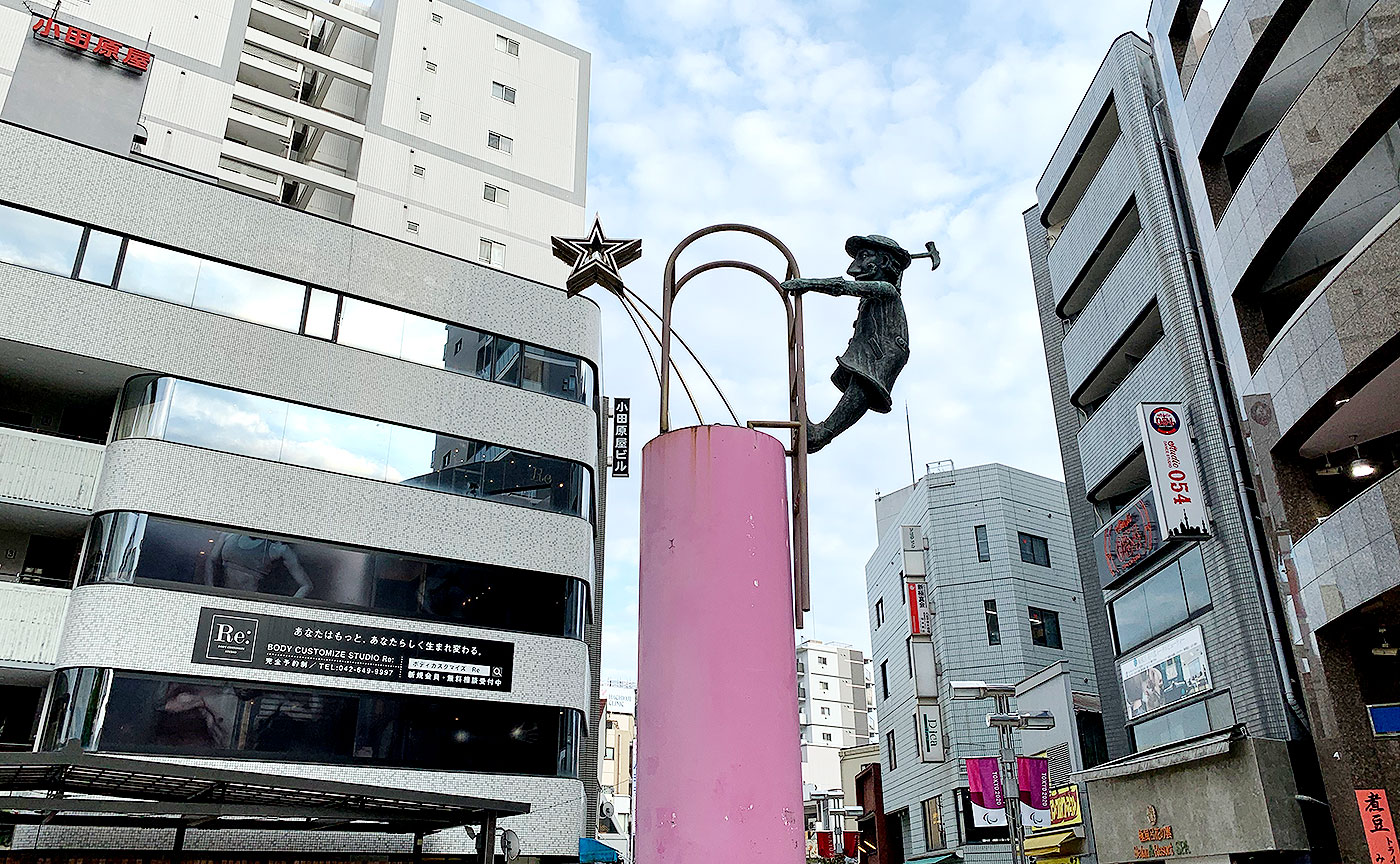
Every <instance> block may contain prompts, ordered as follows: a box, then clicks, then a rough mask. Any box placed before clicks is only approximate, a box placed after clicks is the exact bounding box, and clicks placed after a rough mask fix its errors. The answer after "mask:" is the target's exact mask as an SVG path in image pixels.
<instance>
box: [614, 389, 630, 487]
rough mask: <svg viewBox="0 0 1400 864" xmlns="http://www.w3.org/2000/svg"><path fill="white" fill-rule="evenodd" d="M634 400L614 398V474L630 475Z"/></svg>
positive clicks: (615, 475) (620, 475) (616, 475)
mask: <svg viewBox="0 0 1400 864" xmlns="http://www.w3.org/2000/svg"><path fill="white" fill-rule="evenodd" d="M631 463H632V400H631V399H630V398H624V397H618V398H615V399H613V441H612V476H614V477H630V476H631V475H630V474H629V473H628V471H630V470H631V467H632V464H631Z"/></svg>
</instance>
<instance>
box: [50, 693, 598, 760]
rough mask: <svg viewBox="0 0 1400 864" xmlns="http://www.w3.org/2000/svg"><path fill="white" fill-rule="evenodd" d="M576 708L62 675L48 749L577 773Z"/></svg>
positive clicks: (580, 732)
mask: <svg viewBox="0 0 1400 864" xmlns="http://www.w3.org/2000/svg"><path fill="white" fill-rule="evenodd" d="M584 734H585V731H584V726H583V715H582V714H581V713H580V712H579V711H575V710H573V709H570V708H554V707H547V706H540V705H518V704H511V703H503V702H486V701H478V700H471V699H448V698H443V697H441V696H433V697H427V696H405V695H397V694H384V693H362V692H361V693H357V692H352V691H343V690H323V689H312V688H303V687H288V686H283V685H257V686H252V685H249V684H248V682H238V681H221V680H211V679H206V678H175V677H170V676H156V675H144V674H139V673H135V672H124V671H113V670H110V669H90V668H88V669H64V670H62V671H60V672H59V673H58V674H57V675H55V676H54V683H53V690H52V695H51V697H50V701H49V712H48V719H47V721H46V723H45V728H44V731H43V738H42V739H41V745H40V747H41V749H43V750H60V749H62V748H63V747H64V745H65V744H67V742H69V741H72V740H77V741H79V742H80V743H81V745H82V746H83V747H84V748H85V749H89V750H99V751H103V752H109V753H139V754H153V755H170V756H195V757H203V758H220V759H275V760H276V761H279V762H321V763H327V764H334V765H376V766H386V767H402V768H428V769H434V770H439V771H482V772H489V773H493V774H529V775H536V776H545V777H573V778H576V777H578V776H579V756H580V753H581V749H582V744H583V737H584Z"/></svg>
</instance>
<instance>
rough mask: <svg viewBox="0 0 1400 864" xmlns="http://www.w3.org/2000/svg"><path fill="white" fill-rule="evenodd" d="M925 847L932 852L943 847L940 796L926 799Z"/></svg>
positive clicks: (924, 806)
mask: <svg viewBox="0 0 1400 864" xmlns="http://www.w3.org/2000/svg"><path fill="white" fill-rule="evenodd" d="M923 810H924V848H925V849H927V850H928V851H930V852H933V851H934V850H936V849H942V848H943V846H944V840H943V817H942V814H941V812H940V811H939V807H938V796H937V795H935V796H933V797H932V798H926V799H924V804H923Z"/></svg>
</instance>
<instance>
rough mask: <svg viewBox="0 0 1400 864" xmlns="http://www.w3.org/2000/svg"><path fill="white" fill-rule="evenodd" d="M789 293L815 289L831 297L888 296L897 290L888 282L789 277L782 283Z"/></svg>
mask: <svg viewBox="0 0 1400 864" xmlns="http://www.w3.org/2000/svg"><path fill="white" fill-rule="evenodd" d="M783 290H785V291H787V292H789V293H794V294H795V293H800V292H804V291H815V292H817V293H818V294H829V295H830V296H832V297H889V296H894V295H895V294H896V293H897V292H896V291H895V287H894V286H893V285H891V284H890V283H888V282H855V281H852V280H850V279H840V278H836V279H789V280H788V281H786V282H784V283H783Z"/></svg>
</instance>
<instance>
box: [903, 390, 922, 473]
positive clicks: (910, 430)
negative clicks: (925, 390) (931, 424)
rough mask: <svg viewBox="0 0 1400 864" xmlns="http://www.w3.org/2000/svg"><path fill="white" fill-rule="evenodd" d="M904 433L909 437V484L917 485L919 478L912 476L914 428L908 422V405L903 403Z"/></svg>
mask: <svg viewBox="0 0 1400 864" xmlns="http://www.w3.org/2000/svg"><path fill="white" fill-rule="evenodd" d="M904 431H905V432H906V433H908V435H909V482H910V483H911V484H912V483H918V482H919V478H918V477H915V476H914V426H913V424H912V423H910V422H909V403H908V402H907V401H906V402H905V403H904Z"/></svg>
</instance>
